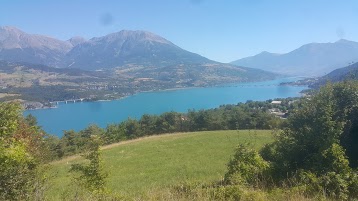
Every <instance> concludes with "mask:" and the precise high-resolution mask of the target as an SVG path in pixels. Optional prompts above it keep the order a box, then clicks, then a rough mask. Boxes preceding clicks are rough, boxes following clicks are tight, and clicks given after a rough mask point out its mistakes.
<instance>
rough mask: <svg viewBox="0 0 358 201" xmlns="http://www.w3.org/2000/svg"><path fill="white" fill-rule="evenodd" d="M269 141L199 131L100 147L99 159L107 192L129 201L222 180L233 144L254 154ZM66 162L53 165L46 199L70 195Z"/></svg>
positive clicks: (264, 136) (263, 134)
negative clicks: (247, 145)
mask: <svg viewBox="0 0 358 201" xmlns="http://www.w3.org/2000/svg"><path fill="white" fill-rule="evenodd" d="M271 141H272V135H271V131H249V130H240V131H203V132H194V133H177V134H166V135H158V136H152V137H147V138H142V139H139V140H133V141H128V142H124V143H123V144H118V145H109V147H108V148H107V147H106V146H105V147H104V150H103V151H102V158H103V167H104V171H105V172H107V173H108V174H109V177H108V179H107V187H108V188H109V189H110V190H111V191H112V192H118V193H119V194H121V195H123V196H126V197H127V198H131V197H132V198H133V197H136V196H137V197H141V196H146V194H147V193H149V192H148V191H151V190H155V189H161V188H164V187H169V186H173V185H180V184H182V183H185V182H193V183H206V182H208V183H210V182H215V181H218V180H220V179H221V178H222V177H223V175H224V173H225V170H226V163H227V162H228V160H229V159H230V155H231V154H232V153H233V151H234V150H235V147H236V146H237V144H238V143H249V142H250V143H252V144H253V145H255V148H257V149H259V148H260V147H262V146H263V145H264V144H266V143H268V142H271ZM69 159H71V158H69ZM69 159H66V158H65V159H63V160H61V161H58V162H57V161H56V162H54V165H53V171H54V172H57V175H56V178H54V180H53V182H52V185H51V188H50V189H49V190H50V191H49V196H48V197H49V198H54V199H60V198H61V196H64V195H65V196H68V194H71V193H73V192H71V191H70V190H71V185H70V183H71V179H70V175H69V174H68V170H69V169H70V168H71V165H72V164H74V163H77V162H78V161H79V160H78V159H79V158H77V159H75V160H69ZM72 159H73V158H72ZM66 193H68V194H66Z"/></svg>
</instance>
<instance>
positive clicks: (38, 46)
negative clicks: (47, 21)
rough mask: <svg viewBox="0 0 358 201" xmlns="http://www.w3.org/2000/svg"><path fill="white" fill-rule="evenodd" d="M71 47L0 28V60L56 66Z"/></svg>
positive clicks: (42, 37) (11, 28)
mask: <svg viewBox="0 0 358 201" xmlns="http://www.w3.org/2000/svg"><path fill="white" fill-rule="evenodd" d="M72 47H73V45H72V44H71V43H70V42H66V41H61V40H57V39H54V38H50V37H47V36H42V35H36V34H27V33H25V32H23V31H21V30H19V29H17V28H15V27H9V26H4V27H0V60H7V61H16V62H18V61H20V62H30V63H39V64H46V65H50V66H58V65H59V63H61V62H62V61H63V59H64V56H65V54H66V53H67V52H68V51H70V50H71V48H72Z"/></svg>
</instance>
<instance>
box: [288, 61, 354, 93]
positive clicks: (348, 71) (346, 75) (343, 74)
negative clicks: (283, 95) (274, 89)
mask: <svg viewBox="0 0 358 201" xmlns="http://www.w3.org/2000/svg"><path fill="white" fill-rule="evenodd" d="M357 79H358V62H357V63H352V64H350V65H349V66H346V67H343V68H338V69H336V70H334V71H332V72H330V73H328V74H327V75H324V76H322V77H317V78H306V79H303V80H298V81H295V82H289V83H281V84H283V85H286V84H287V85H306V86H309V87H312V88H318V87H321V86H323V85H325V84H327V83H328V82H331V83H337V82H342V81H345V80H357Z"/></svg>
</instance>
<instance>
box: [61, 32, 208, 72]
mask: <svg viewBox="0 0 358 201" xmlns="http://www.w3.org/2000/svg"><path fill="white" fill-rule="evenodd" d="M66 59H67V63H66V64H67V67H71V68H83V69H102V68H103V69H108V68H114V67H121V66H124V65H140V66H147V67H154V66H155V67H158V66H169V65H174V64H193V63H205V62H210V63H211V62H212V61H210V60H208V59H206V58H204V57H202V56H200V55H198V54H194V53H191V52H188V51H186V50H183V49H181V48H180V47H178V46H176V45H174V44H173V43H171V42H170V41H168V40H166V39H164V38H162V37H160V36H158V35H155V34H153V33H150V32H145V31H126V30H124V31H120V32H117V33H112V34H109V35H106V36H103V37H98V38H92V39H90V40H89V41H86V42H83V43H81V44H79V45H77V46H76V47H74V48H73V49H72V50H71V51H70V52H68V54H67V57H66Z"/></svg>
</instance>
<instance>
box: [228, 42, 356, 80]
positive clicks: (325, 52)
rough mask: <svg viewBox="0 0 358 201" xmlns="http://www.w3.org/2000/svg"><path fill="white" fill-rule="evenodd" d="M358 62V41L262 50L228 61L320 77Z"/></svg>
mask: <svg viewBox="0 0 358 201" xmlns="http://www.w3.org/2000/svg"><path fill="white" fill-rule="evenodd" d="M357 61H358V42H354V41H348V40H344V39H341V40H339V41H337V42H335V43H310V44H306V45H303V46H301V47H299V48H297V49H295V50H293V51H291V52H288V53H286V54H275V53H270V52H262V53H260V54H257V55H255V56H251V57H246V58H243V59H239V60H236V61H233V62H231V64H234V65H239V66H246V67H251V68H258V69H262V70H266V71H271V72H276V73H281V74H287V75H299V76H322V75H325V74H327V73H329V72H331V71H333V70H335V69H337V68H340V67H342V66H347V65H348V64H349V63H352V62H357Z"/></svg>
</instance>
